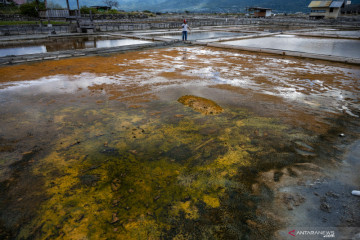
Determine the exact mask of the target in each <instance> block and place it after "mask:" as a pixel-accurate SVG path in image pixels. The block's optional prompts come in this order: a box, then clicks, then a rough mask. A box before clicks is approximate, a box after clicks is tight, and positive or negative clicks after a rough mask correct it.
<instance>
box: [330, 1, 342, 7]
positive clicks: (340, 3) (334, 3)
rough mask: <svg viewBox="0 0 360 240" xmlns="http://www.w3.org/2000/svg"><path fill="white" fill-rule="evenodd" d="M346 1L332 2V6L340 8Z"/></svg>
mask: <svg viewBox="0 0 360 240" xmlns="http://www.w3.org/2000/svg"><path fill="white" fill-rule="evenodd" d="M343 3H344V1H333V2H332V3H331V4H330V7H331V8H340V7H341V6H342V5H343Z"/></svg>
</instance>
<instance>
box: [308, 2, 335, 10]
mask: <svg viewBox="0 0 360 240" xmlns="http://www.w3.org/2000/svg"><path fill="white" fill-rule="evenodd" d="M331 2H332V1H311V3H310V4H309V6H308V7H311V8H314V7H329V6H330V4H331Z"/></svg>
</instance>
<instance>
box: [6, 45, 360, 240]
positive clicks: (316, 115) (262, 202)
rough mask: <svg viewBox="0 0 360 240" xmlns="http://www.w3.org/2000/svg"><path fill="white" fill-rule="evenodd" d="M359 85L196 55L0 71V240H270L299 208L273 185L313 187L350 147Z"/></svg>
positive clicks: (255, 60)
mask: <svg viewBox="0 0 360 240" xmlns="http://www.w3.org/2000/svg"><path fill="white" fill-rule="evenodd" d="M40 68H41V71H39V69H40ZM279 70H281V71H279ZM359 77H360V68H359V67H358V66H352V65H345V64H335V63H328V62H323V61H315V60H313V61H309V60H307V61H305V60H304V59H297V58H285V57H282V56H273V55H266V54H250V53H244V52H238V51H225V50H219V49H213V48H207V47H171V48H161V49H150V50H145V51H136V52H126V53H121V54H114V55H108V56H96V57H84V58H74V59H65V60H59V61H45V62H40V63H32V64H27V65H14V66H5V67H1V68H0V106H1V107H0V115H1V118H0V125H1V126H2V127H1V129H0V191H1V192H0V238H2V239H14V238H17V239H240V238H244V239H269V236H275V235H274V234H276V231H278V230H279V229H281V228H282V227H284V226H286V223H287V221H288V217H289V216H288V215H287V214H288V212H289V210H288V209H289V204H293V205H291V206H290V207H293V208H297V206H299V205H301V204H302V203H303V202H304V201H306V199H307V196H303V198H304V199H303V198H300V200H301V199H303V200H301V201H300V200H297V202H292V200H288V201H286V199H288V198H283V195H279V193H278V191H277V189H278V187H279V186H278V185H277V184H280V183H281V184H283V185H281V186H283V187H284V186H287V185H284V181H283V180H285V182H287V184H290V183H294V184H295V186H297V187H299V186H307V185H308V184H312V183H313V182H314V181H317V180H316V179H318V178H319V179H320V178H321V179H323V178H325V175H322V173H321V172H322V170H319V166H321V168H322V169H325V168H326V167H337V166H339V164H342V155H343V153H344V152H345V151H346V149H347V146H349V145H350V144H351V143H352V142H354V141H356V140H357V139H360V124H359V116H360V101H359V96H360V89H359V79H360V78H359ZM184 95H194V96H198V97H203V98H207V99H210V100H212V101H214V102H216V103H217V104H218V105H219V106H221V108H222V109H223V111H222V112H221V113H219V114H216V115H215V114H209V115H204V114H202V113H200V112H197V111H194V110H193V109H192V108H190V107H188V106H185V105H183V104H181V103H180V102H178V101H177V100H178V99H179V98H180V97H182V96H184ZM339 134H344V137H340V136H339ZM314 169H315V170H314ZM353 171H355V172H356V171H357V169H353ZM354 181H358V180H354ZM348 184H349V187H351V188H352V187H355V186H356V184H358V183H354V182H349V183H348ZM273 186H276V187H273ZM288 188H289V189H290V186H288ZM288 194H290V193H288ZM311 194H312V193H311ZM324 194H325V193H324ZM279 196H281V198H279ZM286 196H288V197H289V196H293V198H292V199H295V200H296V199H298V198H297V195H286ZM319 198H320V197H319ZM279 199H280V200H279ZM284 199H285V200H284ZM290 199H291V198H290ZM278 200H279V201H278ZM295 200H294V201H295ZM277 201H278V202H277ZM318 201H320V199H319V200H318ZM273 203H278V204H277V205H276V207H275V208H272V207H271V206H272V204H273ZM296 204H297V205H296ZM314 204H315V203H314ZM319 204H320V202H319ZM352 206H354V207H356V206H360V202H359V201H357V202H356V201H355V202H354V203H352ZM316 207H317V208H319V207H318V206H316ZM357 209H359V208H357ZM354 211H355V210H354ZM354 213H356V212H353V211H351V212H349V213H345V215H344V216H348V215H349V216H350V215H351V214H353V220H354V218H355V217H356V216H357V214H354ZM354 216H355V217H354ZM334 218H336V219H340V216H335V217H334ZM315 220H316V221H321V219H320V220H319V219H315ZM355 220H356V219H355ZM339 221H340V220H339ZM347 224H348V226H354V225H355V224H356V221H355V222H347ZM351 224H352V225H351Z"/></svg>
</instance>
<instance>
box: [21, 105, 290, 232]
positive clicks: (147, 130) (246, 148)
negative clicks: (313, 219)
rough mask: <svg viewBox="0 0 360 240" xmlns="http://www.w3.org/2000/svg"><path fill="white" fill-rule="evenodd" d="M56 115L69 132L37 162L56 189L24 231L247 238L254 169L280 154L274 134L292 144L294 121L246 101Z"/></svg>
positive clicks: (49, 188) (60, 127) (38, 172)
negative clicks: (221, 109) (219, 111)
mask: <svg viewBox="0 0 360 240" xmlns="http://www.w3.org/2000/svg"><path fill="white" fill-rule="evenodd" d="M178 111H181V109H179V110H176V111H175V112H172V113H170V114H173V115H176V114H179V113H180V112H178ZM53 118H54V123H55V124H56V126H57V129H58V131H60V132H63V134H62V136H61V137H60V138H59V139H57V141H56V142H55V143H54V149H53V151H52V152H50V153H49V154H48V155H47V156H46V157H45V158H44V159H42V161H41V162H42V164H39V165H38V166H37V168H35V169H34V174H36V175H41V176H43V177H44V179H45V180H46V181H45V185H46V189H47V195H48V196H49V198H48V200H47V201H46V202H44V203H43V204H42V205H41V209H40V210H39V213H38V215H37V217H36V218H35V219H34V220H33V221H32V222H31V223H29V224H28V225H27V226H24V227H22V229H21V231H20V234H19V235H18V238H19V239H21V238H28V237H29V236H35V237H36V238H37V239H49V238H51V239H69V238H70V239H159V238H174V239H181V238H187V239H192V238H197V237H199V236H200V235H201V236H203V237H204V238H207V237H210V236H219V237H220V238H226V237H241V236H243V235H244V234H246V232H247V231H248V229H247V228H246V226H245V227H244V224H243V223H244V222H245V221H246V220H247V219H253V221H256V215H255V213H254V212H255V211H254V209H252V208H250V207H248V206H247V202H249V201H253V200H254V199H252V197H251V191H250V188H249V186H250V183H249V182H248V178H249V176H250V175H252V174H253V173H251V172H247V169H249V168H252V167H257V166H259V165H261V164H262V163H261V156H265V155H269V154H270V155H271V154H273V155H274V152H276V149H274V146H273V145H271V144H269V143H270V142H273V141H274V139H275V138H276V139H277V140H278V143H280V144H284V145H289V143H288V142H287V141H288V140H287V138H286V136H287V133H289V131H290V130H289V128H288V127H287V126H285V125H283V124H281V123H280V122H279V121H278V120H276V119H270V118H263V117H258V116H253V115H252V114H251V113H249V112H246V111H244V110H243V109H239V110H236V109H235V110H231V111H230V110H227V114H226V115H222V116H221V115H217V116H205V115H199V114H194V113H186V114H183V115H182V117H181V118H175V120H171V121H170V120H168V119H169V113H160V114H158V115H152V114H151V113H150V112H148V111H146V110H141V111H138V110H136V111H135V110H134V111H113V109H109V108H103V109H98V110H96V111H95V110H92V109H80V108H64V109H62V110H59V111H57V113H56V114H55V115H54V117H53ZM79 119H81V120H82V121H79ZM85 119H87V120H86V121H85ZM259 139H260V140H259ZM255 140H259V141H255ZM276 157H279V159H277V160H276V161H279V162H280V161H283V160H284V159H283V157H287V156H280V155H276ZM235 209H237V210H235ZM206 219H210V220H206ZM234 221H238V223H234ZM269 221H270V220H269ZM226 229H227V230H226ZM230 229H233V230H230ZM200 232H201V233H200ZM199 234H200V235H199Z"/></svg>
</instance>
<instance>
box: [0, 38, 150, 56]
mask: <svg viewBox="0 0 360 240" xmlns="http://www.w3.org/2000/svg"><path fill="white" fill-rule="evenodd" d="M143 43H150V41H144V40H136V39H105V40H104V39H101V38H95V37H94V38H67V39H63V38H59V39H55V40H54V41H51V42H46V43H43V44H31V45H30V46H21V47H20V46H14V47H5V48H0V57H4V56H10V55H27V54H35V53H47V52H56V51H64V50H72V49H86V48H110V47H119V46H127V45H134V44H143Z"/></svg>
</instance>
